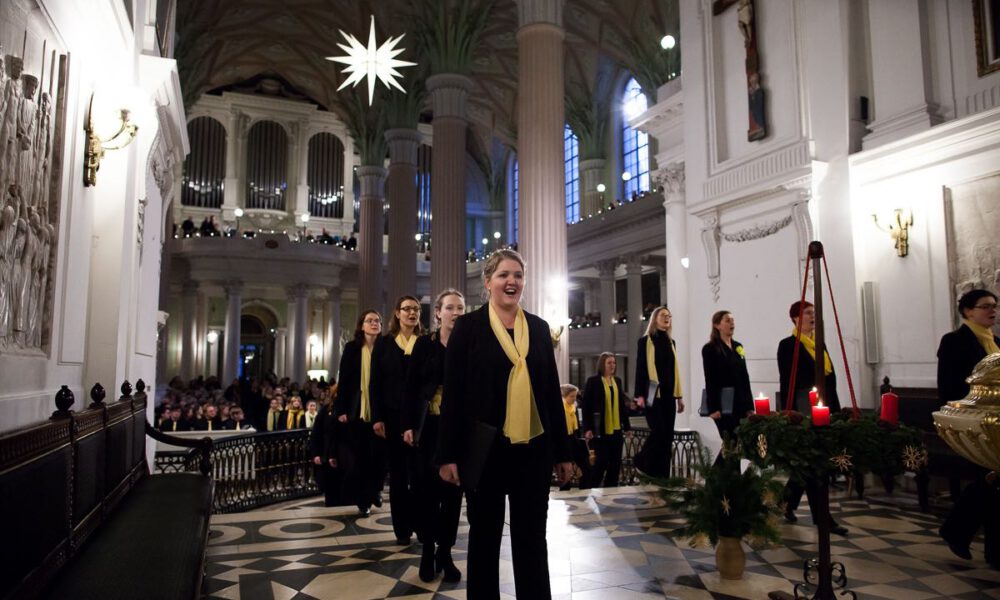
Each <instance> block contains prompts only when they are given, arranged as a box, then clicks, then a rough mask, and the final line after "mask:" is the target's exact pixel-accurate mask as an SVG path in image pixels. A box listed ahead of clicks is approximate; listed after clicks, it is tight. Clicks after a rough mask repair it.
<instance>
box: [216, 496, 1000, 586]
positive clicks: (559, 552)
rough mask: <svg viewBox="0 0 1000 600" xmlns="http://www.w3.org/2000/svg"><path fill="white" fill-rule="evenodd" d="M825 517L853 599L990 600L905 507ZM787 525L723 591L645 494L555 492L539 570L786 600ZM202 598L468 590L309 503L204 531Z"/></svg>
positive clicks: (897, 503) (790, 551) (795, 558)
mask: <svg viewBox="0 0 1000 600" xmlns="http://www.w3.org/2000/svg"><path fill="white" fill-rule="evenodd" d="M831 510H832V511H833V513H834V517H835V518H836V519H837V521H838V522H840V523H841V524H843V525H845V526H846V527H848V528H849V529H850V535H849V536H848V537H847V538H839V537H837V536H834V537H833V542H832V553H833V556H834V560H837V561H840V562H842V563H843V564H844V566H845V568H846V570H847V577H848V589H850V590H852V591H854V592H856V593H857V594H858V598H861V599H873V600H874V599H883V598H899V599H905V600H931V599H944V598H948V599H956V600H964V599H970V600H971V599H976V600H979V599H988V598H997V599H1000V571H997V570H994V569H992V568H991V567H990V566H989V565H988V564H987V563H986V562H984V561H983V555H982V552H983V545H982V540H981V539H978V540H976V542H974V543H973V545H972V554H973V558H974V560H971V561H965V560H962V559H959V558H957V557H955V556H953V555H952V554H951V552H950V551H949V550H948V547H947V546H946V545H945V544H944V543H943V542H942V541H941V540H940V539H939V538H938V536H937V529H938V527H939V526H940V517H939V516H937V515H933V514H922V513H920V512H919V510H918V509H917V508H916V502H915V499H914V498H913V497H911V496H908V495H905V494H899V493H897V494H896V495H895V496H879V495H872V496H867V497H866V498H865V499H864V500H857V499H856V498H847V497H845V495H844V494H840V495H839V496H838V495H837V494H836V493H835V495H834V497H832V498H831ZM798 517H799V522H798V524H796V525H787V524H785V525H782V534H783V538H784V544H783V545H782V546H780V547H777V548H773V549H769V550H763V551H759V552H755V551H753V550H751V549H749V548H746V550H747V566H746V574H745V575H744V578H743V579H742V580H740V581H728V580H723V579H720V577H719V573H718V571H716V569H715V554H714V550H712V549H692V548H689V547H688V545H687V543H686V541H685V540H682V539H678V538H675V537H673V536H672V535H671V532H672V531H673V530H674V529H676V528H677V527H678V526H680V524H681V521H680V520H679V519H678V518H677V517H676V515H673V514H671V513H670V511H669V510H667V509H666V508H665V506H664V502H663V501H662V500H661V499H660V498H659V497H658V496H657V495H656V493H655V489H654V488H651V487H623V488H613V489H604V490H588V491H583V492H581V491H579V490H572V491H568V492H555V493H553V494H552V496H551V500H550V504H549V528H548V543H549V569H550V573H551V585H552V593H553V596H554V598H557V599H560V598H561V599H572V600H590V599H599V600H618V599H626V598H668V599H671V598H672V599H677V600H696V599H697V600H703V599H705V600H708V599H715V600H729V599H735V598H743V599H754V600H759V599H764V598H766V597H767V593H768V592H770V591H774V590H784V591H788V592H791V591H792V586H793V584H794V583H797V582H799V581H801V578H802V562H803V561H804V560H805V559H807V558H810V557H813V556H815V553H816V531H815V528H814V527H813V526H812V523H811V520H810V518H809V511H808V506H806V502H805V499H804V498H803V503H802V507H801V508H800V510H799V512H798ZM211 530H212V531H211V539H210V542H209V548H208V565H207V577H206V580H205V585H204V590H203V591H204V597H205V598H228V599H231V600H270V599H272V598H273V599H275V600H326V599H334V598H336V599H337V600H362V599H374V598H390V597H392V598H395V597H407V598H408V599H410V600H423V599H432V598H433V599H438V598H457V599H464V598H466V590H465V581H464V579H463V581H461V582H459V583H457V584H449V583H444V582H442V581H441V580H440V578H438V579H437V580H435V581H433V582H431V583H424V582H422V581H420V579H419V578H418V576H417V570H418V566H419V563H420V546H419V545H418V544H416V543H414V544H413V545H411V546H408V547H402V546H399V545H397V544H396V542H395V536H394V535H393V532H392V525H391V521H390V518H389V509H388V503H386V505H385V506H383V507H382V508H381V509H376V510H375V512H373V513H372V515H371V516H370V517H367V518H361V517H359V516H358V515H357V514H356V510H355V509H351V508H325V507H323V505H322V501H319V500H316V499H310V500H305V501H298V502H291V503H287V504H284V505H280V506H276V507H272V508H269V509H263V510H258V511H253V512H247V513H241V514H232V515H217V516H215V517H213V518H212V524H211ZM467 542H468V525H467V524H466V522H465V516H464V512H463V517H462V522H461V525H460V528H459V537H458V545H457V546H456V547H455V549H454V552H453V556H454V558H455V564H456V565H457V566H458V568H459V569H460V570H461V571H462V573H463V575H464V573H465V563H466V553H465V548H466V543H467ZM509 542H510V539H509V537H508V536H506V535H505V537H504V544H503V548H502V550H501V563H500V565H499V569H500V581H501V592H502V595H503V597H504V598H514V593H515V592H514V583H513V570H512V566H511V562H510V544H509Z"/></svg>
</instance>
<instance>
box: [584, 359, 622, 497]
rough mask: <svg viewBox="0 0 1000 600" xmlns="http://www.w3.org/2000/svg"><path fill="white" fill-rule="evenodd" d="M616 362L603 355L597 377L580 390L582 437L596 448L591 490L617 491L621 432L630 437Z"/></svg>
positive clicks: (620, 455) (620, 467)
mask: <svg viewBox="0 0 1000 600" xmlns="http://www.w3.org/2000/svg"><path fill="white" fill-rule="evenodd" d="M617 369H618V361H617V360H616V359H615V355H614V354H612V353H610V352H603V353H601V356H600V357H599V358H598V359H597V375H594V376H592V377H590V378H589V379H587V383H585V384H584V386H583V421H584V428H585V429H586V431H585V432H584V434H583V437H584V438H585V439H586V440H587V441H590V442H591V443H593V444H594V445H595V446H596V447H595V448H594V450H595V451H596V452H597V462H596V464H595V465H594V472H593V479H592V480H591V481H592V482H593V485H594V487H617V486H618V476H619V474H620V473H621V470H622V449H623V448H624V446H625V438H624V437H623V435H624V433H623V432H628V435H629V437H631V436H632V426H631V424H630V423H629V419H628V406H626V404H625V398H624V396H623V395H622V389H623V386H622V380H621V379H619V378H618V377H616V376H615V372H616V371H617Z"/></svg>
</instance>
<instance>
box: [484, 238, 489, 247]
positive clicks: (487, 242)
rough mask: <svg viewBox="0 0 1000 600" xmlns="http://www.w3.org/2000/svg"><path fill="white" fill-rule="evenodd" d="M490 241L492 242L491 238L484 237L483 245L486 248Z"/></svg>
mask: <svg viewBox="0 0 1000 600" xmlns="http://www.w3.org/2000/svg"><path fill="white" fill-rule="evenodd" d="M489 243H490V240H489V238H483V247H484V248H485V247H486V244H489Z"/></svg>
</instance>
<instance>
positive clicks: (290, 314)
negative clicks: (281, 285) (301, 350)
mask: <svg viewBox="0 0 1000 600" xmlns="http://www.w3.org/2000/svg"><path fill="white" fill-rule="evenodd" d="M296 308H297V306H296V304H295V296H293V295H292V293H291V291H289V290H287V289H286V290H285V360H284V362H283V363H282V367H281V375H282V376H284V377H291V376H292V370H293V367H292V348H293V347H294V346H295V317H296V316H297V315H296V314H295V313H296Z"/></svg>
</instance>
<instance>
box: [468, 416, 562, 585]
mask: <svg viewBox="0 0 1000 600" xmlns="http://www.w3.org/2000/svg"><path fill="white" fill-rule="evenodd" d="M546 445H547V443H546V441H545V440H544V436H540V437H539V438H535V439H534V440H532V441H531V442H530V443H528V444H518V445H511V444H510V442H509V441H508V440H507V439H506V438H503V439H501V440H500V441H498V442H497V443H496V444H495V445H494V447H493V449H492V450H491V452H490V455H489V457H488V458H487V460H486V465H485V467H484V470H483V475H482V477H481V479H480V482H479V487H478V488H477V489H476V490H474V491H468V492H466V498H467V505H468V506H467V516H468V519H469V559H468V560H469V562H468V571H469V574H468V578H469V584H468V597H469V598H474V599H475V600H497V599H499V598H500V581H499V580H500V570H499V564H500V541H501V537H502V535H503V525H504V513H505V511H504V500H505V499H507V500H508V501H509V503H510V545H511V556H512V560H513V563H514V586H515V591H516V595H517V597H518V598H519V600H549V599H551V598H552V593H551V590H550V587H549V563H548V547H547V545H546V542H545V523H546V520H547V518H548V508H549V482H550V481H551V478H552V460H551V458H550V456H549V451H548V448H547V447H546Z"/></svg>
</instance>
